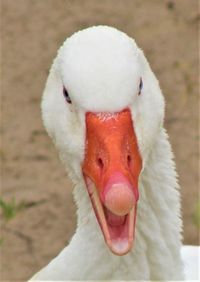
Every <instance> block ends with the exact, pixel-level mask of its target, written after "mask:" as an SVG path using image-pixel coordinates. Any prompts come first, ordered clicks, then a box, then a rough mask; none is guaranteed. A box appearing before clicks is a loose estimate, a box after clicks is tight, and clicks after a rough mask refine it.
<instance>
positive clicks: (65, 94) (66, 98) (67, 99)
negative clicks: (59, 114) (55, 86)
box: [63, 87, 72, 104]
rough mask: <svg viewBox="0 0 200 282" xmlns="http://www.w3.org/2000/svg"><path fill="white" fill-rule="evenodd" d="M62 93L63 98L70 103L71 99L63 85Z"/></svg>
mask: <svg viewBox="0 0 200 282" xmlns="http://www.w3.org/2000/svg"><path fill="white" fill-rule="evenodd" d="M63 95H64V97H65V100H66V101H67V103H69V104H71V103H72V101H71V99H70V97H69V94H68V92H67V90H66V88H65V87H63Z"/></svg>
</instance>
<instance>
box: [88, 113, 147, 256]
mask: <svg viewBox="0 0 200 282" xmlns="http://www.w3.org/2000/svg"><path fill="white" fill-rule="evenodd" d="M85 146H86V148H85V158H84V161H83V165H82V170H83V175H84V178H85V183H86V187H87V190H88V193H89V196H90V199H91V202H92V205H93V208H94V212H95V215H96V218H97V220H98V222H99V225H100V227H101V230H102V232H103V235H104V238H105V241H106V243H107V245H108V247H109V248H110V250H111V251H112V252H113V253H114V254H116V255H124V254H126V253H128V252H129V251H130V249H131V247H132V243H133V240H134V231H135V221H136V208H137V200H138V197H139V192H138V178H139V174H140V172H141V169H142V160H141V157H140V154H139V150H138V145H137V139H136V135H135V132H134V127H133V121H132V118H131V113H130V110H129V109H125V110H123V111H121V112H116V113H108V112H105V113H91V112H88V113H86V144H85Z"/></svg>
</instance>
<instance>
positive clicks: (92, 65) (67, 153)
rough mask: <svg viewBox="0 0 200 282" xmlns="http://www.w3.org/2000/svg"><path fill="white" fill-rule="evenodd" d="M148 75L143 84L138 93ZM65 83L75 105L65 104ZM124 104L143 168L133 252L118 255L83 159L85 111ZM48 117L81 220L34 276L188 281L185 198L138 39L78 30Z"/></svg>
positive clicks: (59, 65)
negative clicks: (95, 205) (99, 215)
mask: <svg viewBox="0 0 200 282" xmlns="http://www.w3.org/2000/svg"><path fill="white" fill-rule="evenodd" d="M141 78H142V82H143V88H142V91H141V94H140V95H138V91H139V90H138V87H139V81H140V79H141ZM63 87H65V88H66V89H67V91H68V93H69V96H70V99H71V101H72V103H71V104H68V103H66V101H65V98H64V96H63V94H62V93H63ZM125 108H128V109H130V112H131V116H132V120H133V127H134V130H135V133H136V136H137V142H138V147H139V152H140V154H141V157H142V160H143V167H142V173H141V175H140V179H139V194H140V198H139V202H138V208H137V221H136V231H135V232H136V233H135V240H134V246H133V248H132V250H131V251H130V252H129V253H128V254H126V255H124V256H116V255H114V254H113V253H111V252H110V250H109V249H108V247H107V246H106V244H105V242H104V239H103V236H102V233H101V230H100V227H99V225H98V223H97V221H96V217H95V215H94V211H93V209H92V205H91V202H90V198H89V196H88V193H87V191H86V185H85V182H84V178H83V174H82V167H81V164H82V162H83V160H84V153H85V139H86V125H85V116H86V113H87V112H93V113H98V112H110V113H113V112H119V111H122V110H123V109H125ZM42 114H43V121H44V124H45V126H46V129H47V131H48V133H49V135H50V136H51V137H52V139H53V141H54V143H55V145H56V147H57V148H58V151H59V154H60V158H61V160H62V161H63V163H64V165H65V168H66V170H67V172H68V174H69V176H70V177H71V179H72V181H73V183H74V185H75V189H74V197H75V201H76V204H77V209H78V210H77V215H78V223H77V230H76V233H75V235H74V236H73V238H72V240H71V242H70V244H69V246H67V247H66V248H64V250H63V251H62V252H61V253H60V254H59V255H58V256H57V257H56V258H55V259H54V260H52V261H51V262H50V264H48V265H47V266H46V267H45V268H44V269H42V270H41V271H40V272H39V273H38V274H36V275H35V276H34V277H33V278H32V280H38V281H41V280H52V281H54V280H65V281H67V280H95V279H96V280H116V279H118V280H128V279H129V280H183V278H184V267H183V262H182V259H181V225H182V223H181V217H180V196H179V187H178V184H177V180H176V172H175V164H174V162H173V154H172V151H171V147H170V144H169V141H168V137H167V134H166V132H165V130H164V128H163V118H164V99H163V96H162V93H161V90H160V87H159V83H158V81H157V80H156V78H155V76H154V74H153V73H152V71H151V69H150V66H149V64H148V62H147V61H146V58H145V57H144V54H143V52H142V51H141V50H140V49H139V48H138V47H137V45H136V43H135V41H134V40H133V39H131V38H129V37H128V36H127V35H126V34H124V33H122V32H120V31H118V30H116V29H114V28H111V27H106V26H97V27H92V28H88V29H85V30H83V31H80V32H78V33H75V34H74V35H72V36H71V37H70V38H69V39H67V40H66V41H65V43H64V44H63V46H62V47H61V48H60V50H59V51H58V55H57V57H56V59H55V61H54V63H53V65H52V68H51V71H50V74H49V77H48V80H47V84H46V88H45V91H44V95H43V101H42ZM190 250H192V253H191V252H190ZM182 252H183V256H184V260H185V258H186V259H187V257H188V252H189V256H192V259H193V257H194V256H195V255H196V254H197V252H196V249H195V250H194V249H188V248H187V249H182ZM194 253H195V254H194ZM194 260H195V259H194ZM186 264H187V262H186ZM192 267H194V268H195V266H194V264H193V265H192ZM196 267H197V266H196ZM190 269H191V268H190ZM194 273H195V270H194V271H192V274H194ZM196 273H197V269H196ZM192 274H191V271H189V272H188V275H189V276H187V279H192V277H191V276H190V275H192ZM196 279H197V277H196Z"/></svg>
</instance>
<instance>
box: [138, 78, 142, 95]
mask: <svg viewBox="0 0 200 282" xmlns="http://www.w3.org/2000/svg"><path fill="white" fill-rule="evenodd" d="M142 88H143V81H142V78H141V77H140V84H139V92H138V95H140V94H141V92H142Z"/></svg>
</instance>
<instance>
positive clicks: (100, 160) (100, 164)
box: [97, 158, 104, 170]
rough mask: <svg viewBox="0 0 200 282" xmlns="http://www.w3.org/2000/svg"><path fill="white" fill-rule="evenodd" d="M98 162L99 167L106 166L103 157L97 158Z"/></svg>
mask: <svg viewBox="0 0 200 282" xmlns="http://www.w3.org/2000/svg"><path fill="white" fill-rule="evenodd" d="M97 164H98V167H99V168H100V169H101V170H102V169H103V167H104V165H103V161H102V159H101V158H98V159H97Z"/></svg>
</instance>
